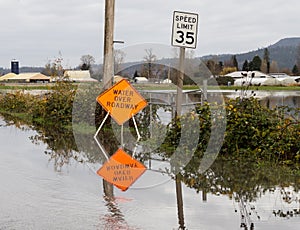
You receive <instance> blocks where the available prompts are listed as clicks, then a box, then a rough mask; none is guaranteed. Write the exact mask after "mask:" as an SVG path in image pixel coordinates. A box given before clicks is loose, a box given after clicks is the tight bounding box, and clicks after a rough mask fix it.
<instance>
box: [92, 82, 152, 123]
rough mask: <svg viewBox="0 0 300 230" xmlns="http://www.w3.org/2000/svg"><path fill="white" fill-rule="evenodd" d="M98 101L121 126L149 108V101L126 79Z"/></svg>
mask: <svg viewBox="0 0 300 230" xmlns="http://www.w3.org/2000/svg"><path fill="white" fill-rule="evenodd" d="M97 101H98V102H99V103H100V105H101V106H102V107H103V108H104V109H105V110H106V111H107V112H109V113H110V115H111V117H112V118H113V119H114V120H115V121H116V122H117V123H118V124H119V125H122V124H123V123H124V122H126V121H127V120H129V119H130V118H131V117H132V116H134V115H135V114H137V113H138V112H139V111H140V110H142V109H143V108H144V107H146V106H147V101H146V100H145V99H144V98H143V97H142V96H141V95H140V94H139V93H138V92H137V91H136V90H135V89H134V88H133V87H132V86H131V84H130V83H129V82H128V81H127V80H125V79H123V80H121V81H119V82H118V83H117V84H115V85H113V86H112V87H111V88H110V89H108V90H106V91H105V92H103V93H102V94H100V95H99V96H98V97H97Z"/></svg>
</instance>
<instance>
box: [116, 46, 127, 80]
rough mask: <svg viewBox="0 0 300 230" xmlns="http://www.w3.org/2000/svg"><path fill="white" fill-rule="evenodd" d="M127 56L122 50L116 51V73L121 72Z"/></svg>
mask: <svg viewBox="0 0 300 230" xmlns="http://www.w3.org/2000/svg"><path fill="white" fill-rule="evenodd" d="M125 57H126V54H125V52H124V51H122V50H114V73H115V74H116V73H118V72H119V71H121V68H122V65H123V64H124V60H125Z"/></svg>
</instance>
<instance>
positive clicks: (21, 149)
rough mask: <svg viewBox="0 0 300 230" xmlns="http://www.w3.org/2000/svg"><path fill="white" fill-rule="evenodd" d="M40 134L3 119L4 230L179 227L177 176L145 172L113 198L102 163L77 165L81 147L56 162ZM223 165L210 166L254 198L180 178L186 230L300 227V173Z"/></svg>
mask: <svg viewBox="0 0 300 230" xmlns="http://www.w3.org/2000/svg"><path fill="white" fill-rule="evenodd" d="M17 126H18V127H17ZM41 135H42V134H41V133H38V132H37V131H34V130H32V129H31V128H29V127H27V126H22V125H15V124H11V125H8V124H7V122H5V121H3V119H2V118H0V145H1V150H0V172H1V173H0V183H1V189H0V208H1V212H0V229H1V230H7V229H9V230H10V229H100V230H103V229H105V230H115V229H116V230H121V229H122V230H123V229H132V230H136V229H145V230H156V229H157V230H164V229H179V221H178V215H177V202H176V192H175V182H174V180H173V179H171V178H170V176H168V175H166V174H161V173H159V172H156V171H152V170H147V171H146V172H145V173H144V174H143V175H142V176H141V177H140V178H139V179H138V180H137V181H136V182H135V183H134V184H133V185H132V187H130V188H129V189H128V190H127V191H126V192H122V191H120V190H119V189H114V196H113V197H110V198H108V197H107V196H105V195H104V192H103V182H102V178H100V177H99V176H98V175H97V174H96V173H95V171H96V170H97V169H98V168H100V167H101V163H87V162H85V163H80V162H78V161H76V160H75V157H74V156H75V155H78V154H80V153H76V152H74V151H71V152H70V158H69V160H68V161H65V162H64V164H61V165H60V166H61V167H58V166H57V164H58V159H57V158H55V157H53V156H52V155H49V154H48V153H47V152H48V151H49V148H50V147H49V145H48V144H46V142H44V141H37V140H40V139H39V138H33V137H37V136H38V137H39V136H41ZM46 138H47V137H46ZM48 139H49V138H48ZM155 164H163V163H155V162H153V165H152V167H155ZM146 165H147V164H146ZM147 166H149V165H147ZM158 167H159V166H157V168H158ZM220 168H222V170H221V171H220V172H219V171H218V166H215V167H214V168H213V169H212V171H214V173H215V174H214V175H215V176H216V178H217V177H218V173H220V175H221V174H223V175H229V174H233V175H234V177H232V178H231V179H232V188H236V189H237V190H239V187H243V186H244V185H245V184H247V183H248V182H249V186H248V187H247V194H246V195H247V196H248V197H252V198H251V199H250V198H247V199H246V198H245V199H238V198H239V196H240V195H241V194H238V193H237V192H235V191H234V190H232V191H231V192H228V191H227V190H226V189H225V188H224V189H225V190H224V193H221V192H213V191H207V192H203V191H204V190H201V189H200V190H199V191H198V192H197V189H195V188H188V187H187V186H185V185H184V184H182V189H183V207H184V208H183V211H184V225H185V227H186V229H190V230H192V229H194V230H200V229H204V230H223V229H226V230H227V229H231V230H234V229H244V228H241V227H242V224H243V223H246V224H247V225H248V229H250V223H253V226H254V228H253V229H262V230H268V229H270V230H271V229H272V230H274V229H275V230H281V229H289V230H296V229H299V225H300V213H299V214H298V212H300V203H299V199H300V194H299V192H298V191H297V189H298V186H296V187H293V185H299V184H300V180H299V178H296V179H295V178H292V179H287V178H286V177H285V176H284V175H282V176H278V175H276V178H275V179H276V180H275V179H272V178H268V177H267V176H266V177H263V176H262V175H264V173H263V172H262V173H261V174H256V172H255V171H254V170H251V169H250V171H249V173H246V174H245V175H238V173H237V172H234V171H233V172H231V171H230V172H229V171H228V172H227V171H226V169H228V167H227V163H224V164H223V163H222V162H221V167H220ZM242 168H245V167H242ZM228 170H229V169H228ZM232 170H233V169H232ZM239 170H240V169H238V171H239ZM245 172H248V171H245ZM235 177H236V178H237V179H236V180H234V179H233V178H235ZM260 177H261V178H260ZM280 179H282V181H280ZM273 180H275V181H276V182H277V184H276V185H274V183H275V182H273ZM247 181H248V182H247ZM251 181H254V182H253V184H252V183H250V182H251ZM292 182H294V184H293V183H292ZM267 187H269V188H270V189H265V191H263V188H267ZM220 191H222V188H221V189H220ZM291 212H293V215H286V214H287V213H291ZM275 214H276V215H275ZM242 216H244V218H242Z"/></svg>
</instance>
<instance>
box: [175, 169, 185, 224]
mask: <svg viewBox="0 0 300 230" xmlns="http://www.w3.org/2000/svg"><path fill="white" fill-rule="evenodd" d="M175 183H176V197H177V211H178V223H179V229H182V230H183V229H185V226H184V213H183V200H182V187H181V180H180V179H179V178H178V176H177V175H176V177H175Z"/></svg>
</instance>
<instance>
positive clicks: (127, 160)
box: [97, 148, 147, 191]
mask: <svg viewBox="0 0 300 230" xmlns="http://www.w3.org/2000/svg"><path fill="white" fill-rule="evenodd" d="M146 169H147V168H146V167H145V166H144V165H143V164H142V163H141V162H139V161H138V160H136V159H134V158H132V157H131V156H130V155H128V154H127V153H126V152H125V151H124V150H123V149H122V148H119V149H118V150H117V151H116V152H115V154H114V155H112V156H111V157H110V159H109V160H108V161H106V162H105V163H104V164H103V165H102V167H101V168H100V169H99V170H98V171H97V174H98V175H99V176H101V177H103V178H104V179H105V180H106V181H108V182H110V183H111V184H113V185H115V186H116V187H117V188H119V189H121V190H122V191H126V190H127V189H128V188H129V187H130V186H131V185H132V184H133V183H134V182H135V181H136V180H137V179H138V178H139V177H140V176H141V175H142V174H143V173H144V172H145V171H146Z"/></svg>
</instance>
